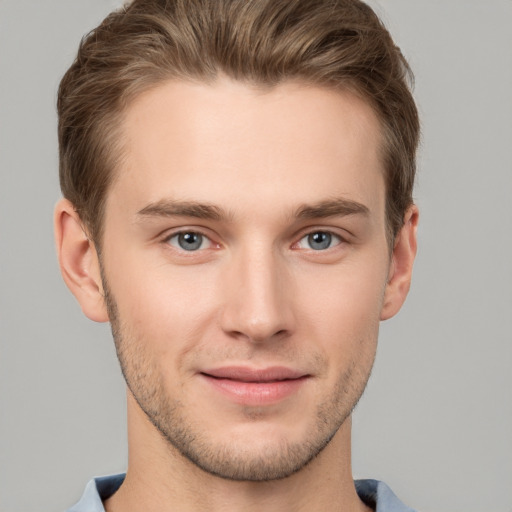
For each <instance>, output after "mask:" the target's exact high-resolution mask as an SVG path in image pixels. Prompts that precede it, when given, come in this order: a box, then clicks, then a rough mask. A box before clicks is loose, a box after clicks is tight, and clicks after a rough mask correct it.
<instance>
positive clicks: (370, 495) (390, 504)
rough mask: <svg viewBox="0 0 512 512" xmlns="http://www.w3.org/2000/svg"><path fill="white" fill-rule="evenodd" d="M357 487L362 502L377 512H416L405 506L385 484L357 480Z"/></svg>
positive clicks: (376, 481)
mask: <svg viewBox="0 0 512 512" xmlns="http://www.w3.org/2000/svg"><path fill="white" fill-rule="evenodd" d="M355 485H356V491H357V494H358V495H359V497H360V498H361V500H362V501H363V502H364V503H366V505H368V506H369V507H373V509H374V510H375V512H416V511H415V510H414V509H412V508H409V507H407V506H406V505H404V503H402V502H401V501H400V500H399V499H398V498H397V496H396V495H395V493H394V492H393V491H392V490H391V489H390V488H389V487H388V486H387V485H386V484H385V483H384V482H380V481H379V480H356V481H355Z"/></svg>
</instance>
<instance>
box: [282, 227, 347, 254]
mask: <svg viewBox="0 0 512 512" xmlns="http://www.w3.org/2000/svg"><path fill="white" fill-rule="evenodd" d="M340 231H341V232H340ZM314 233H328V234H329V235H331V236H332V237H333V238H334V237H335V238H337V239H338V240H339V242H338V243H337V244H336V245H334V246H333V247H330V248H329V249H334V248H335V247H337V246H338V245H340V244H348V243H349V241H350V237H351V236H352V234H351V233H350V232H348V231H347V230H346V229H341V228H335V227H333V226H308V227H307V228H304V229H301V230H300V231H299V233H298V234H297V235H296V236H294V240H296V241H295V242H294V243H293V244H292V248H295V247H296V246H297V245H298V243H299V242H300V241H302V240H303V239H304V238H306V237H307V236H309V235H312V234H314ZM309 250H311V251H313V250H314V249H309ZM326 250H328V249H325V250H324V251H326ZM315 252H321V251H315Z"/></svg>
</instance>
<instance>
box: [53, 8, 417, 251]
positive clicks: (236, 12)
mask: <svg viewBox="0 0 512 512" xmlns="http://www.w3.org/2000/svg"><path fill="white" fill-rule="evenodd" d="M219 73H223V74H225V75H227V76H229V77H232V78H233V79H235V80H241V81H247V82H250V83H255V84H261V85H265V86H273V85H276V84H279V83H280V82H283V81H285V80H290V79H291V80H301V81H304V82H306V83H308V84H316V85H321V86H328V87H336V88H339V89H342V90H350V91H352V92H354V93H356V94H357V95H359V96H360V97H362V98H363V99H364V100H365V101H366V102H368V103H369V104H370V105H371V106H372V107H373V109H374V110H375V112H376V114H377V116H378V118H379V121H380V123H381V128H382V135H383V144H382V158H383V165H384V169H385V183H386V215H387V229H388V236H389V239H390V240H393V239H394V237H395V236H396V234H397V233H398V231H399V229H400V227H401V226H402V224H403V217H404V213H405V211H406V209H407V208H408V207H409V206H410V205H411V204H412V201H413V200H412V190H413V184H414V175H415V167H416V164H415V160H416V158H415V154H416V148H417V145H418V139H419V120H418V113H417V109H416V106H415V103H414V100H413V98H412V95H411V92H410V89H409V84H410V81H411V79H412V76H411V72H410V69H409V66H408V64H407V62H406V60H405V59H404V57H403V56H402V54H401V52H400V50H399V49H398V48H397V47H396V46H395V44H394V43H393V40H392V39H391V36H390V34H389V32H388V31H387V30H386V28H385V27H384V26H383V25H382V23H381V22H380V20H379V19H378V17H377V16H376V14H375V13H374V12H373V11H372V10H371V9H370V7H368V6H367V5H366V4H364V3H363V2H361V1H359V0H134V1H133V2H131V3H130V4H128V5H127V6H125V7H124V8H122V9H120V10H118V11H115V12H113V13H111V14H110V15H109V16H107V18H106V19H105V20H104V21H103V22H102V23H101V24H100V25H99V26H98V27H97V28H96V29H94V30H93V31H91V32H90V33H89V34H88V35H87V36H86V37H84V39H83V40H82V42H81V44H80V48H79V50H78V56H77V58H76V60H75V61H74V63H73V64H72V66H71V67H70V69H69V70H68V71H67V73H66V74H65V76H64V78H63V79H62V82H61V84H60V88H59V95H58V113H59V147H60V183H61V189H62V192H63V194H64V197H66V198H68V199H69V200H70V201H71V202H72V203H73V204H74V206H75V208H76V210H77V212H78V214H79V215H80V218H81V220H82V222H83V223H84V224H85V227H86V228H87V230H88V232H89V234H90V236H91V237H92V238H93V240H95V241H96V243H98V244H99V243H100V241H101V235H102V219H103V213H104V205H105V197H106V193H107V190H108V187H109V185H110V184H111V183H112V180H113V178H114V176H115V172H117V171H118V170H119V167H120V165H119V164H120V158H121V157H122V150H121V141H120V125H121V121H122V114H123V112H124V110H125V108H126V106H127V105H128V104H129V102H130V101H131V100H132V99H133V98H134V97H135V96H137V95H138V94H140V93H141V92H143V91H145V90H148V89H149V88H151V87H154V86H156V85H158V84H159V83H162V82H163V81H166V80H169V79H183V80H196V81H197V80H202V81H204V82H207V83H208V82H212V81H214V80H215V78H216V77H217V76H218V74H219Z"/></svg>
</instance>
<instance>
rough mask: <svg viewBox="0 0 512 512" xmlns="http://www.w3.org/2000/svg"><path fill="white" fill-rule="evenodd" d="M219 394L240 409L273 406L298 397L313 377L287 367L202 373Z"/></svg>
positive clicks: (236, 367)
mask: <svg viewBox="0 0 512 512" xmlns="http://www.w3.org/2000/svg"><path fill="white" fill-rule="evenodd" d="M200 375H201V377H202V378H203V379H204V380H205V381H206V383H207V384H208V385H209V386H211V387H212V388H213V389H214V390H215V391H217V392H219V393H221V394H222V395H224V396H225V397H227V398H228V399H230V400H231V401H233V402H235V403H238V404H240V405H253V406H261V405H271V404H274V403H277V402H279V401H281V400H284V399H285V398H287V397H289V396H291V395H293V394H295V393H296V392H297V391H298V390H299V389H300V388H301V387H302V386H303V385H304V383H305V382H306V381H307V380H308V379H309V377H310V376H309V375H307V374H304V373H302V372H298V371H295V370H292V369H290V368H285V367H270V368H265V369H252V368H247V367H239V366H231V367H226V368H216V369H212V370H206V371H203V372H201V373H200Z"/></svg>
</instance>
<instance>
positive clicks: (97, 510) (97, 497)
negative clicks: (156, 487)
mask: <svg viewBox="0 0 512 512" xmlns="http://www.w3.org/2000/svg"><path fill="white" fill-rule="evenodd" d="M124 477H125V475H124V473H123V474H120V475H112V476H103V477H99V478H95V479H93V480H91V481H90V482H89V483H88V484H87V487H86V488H85V491H84V494H83V496H82V498H81V499H80V501H79V502H78V503H77V504H76V505H74V506H72V507H71V508H70V509H68V510H67V512H105V509H104V507H103V500H106V499H107V498H109V497H110V496H112V495H113V494H114V493H115V492H116V491H117V490H118V489H119V487H120V486H121V484H122V483H123V481H124ZM355 484H356V490H357V494H358V495H359V497H360V498H361V500H362V501H364V502H365V503H366V504H367V505H368V506H369V507H373V508H374V510H375V512H415V511H414V510H413V509H412V508H409V507H406V506H405V505H404V504H403V503H402V502H401V501H400V500H399V499H398V498H397V497H396V496H395V494H394V493H393V491H392V490H391V489H390V488H389V487H388V486H387V485H386V484H385V483H384V482H379V481H378V480H356V481H355Z"/></svg>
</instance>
